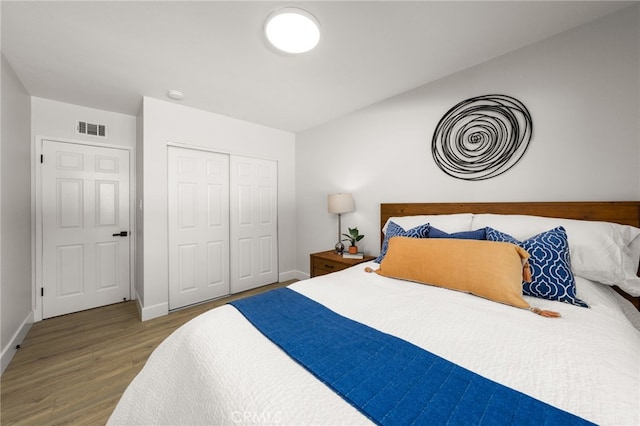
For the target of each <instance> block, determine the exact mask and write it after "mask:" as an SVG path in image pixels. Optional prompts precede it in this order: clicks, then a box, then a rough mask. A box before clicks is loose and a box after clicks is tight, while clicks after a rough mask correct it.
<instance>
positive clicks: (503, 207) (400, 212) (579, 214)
mask: <svg viewBox="0 0 640 426" xmlns="http://www.w3.org/2000/svg"><path fill="white" fill-rule="evenodd" d="M453 213H476V214H480V213H494V214H526V215H534V216H545V217H561V218H566V219H580V220H596V221H603V222H613V223H620V224H622V225H631V226H635V227H637V228H640V201H584V202H583V201H567V202H564V201H555V202H520V203H389V204H380V229H382V227H383V226H384V224H385V223H387V220H388V219H389V218H390V217H398V216H413V215H421V214H453ZM380 238H381V239H380V241H381V242H382V240H383V238H384V235H382V234H381V236H380ZM614 288H615V289H616V290H617V291H618V292H619V293H621V294H622V295H623V296H624V297H626V298H627V299H628V300H630V301H631V302H632V303H633V304H634V305H635V306H636V308H638V309H640V298H639V297H631V296H629V295H628V294H626V293H624V292H622V290H619V289H618V288H617V287H614Z"/></svg>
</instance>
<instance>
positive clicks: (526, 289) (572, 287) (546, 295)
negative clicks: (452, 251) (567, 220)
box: [486, 226, 589, 308]
mask: <svg viewBox="0 0 640 426" xmlns="http://www.w3.org/2000/svg"><path fill="white" fill-rule="evenodd" d="M486 230H487V240H489V241H506V242H509V243H513V244H517V245H519V246H520V247H522V248H523V249H525V250H526V251H527V252H529V256H531V257H529V265H530V266H531V282H530V283H527V282H523V283H522V293H523V294H525V295H527V296H534V297H540V298H542V299H548V300H558V301H560V302H565V303H570V304H572V305H577V306H582V307H584V308H588V307H589V305H587V304H586V303H584V302H583V301H582V300H580V299H578V298H577V297H576V281H575V279H574V277H573V273H572V272H571V259H570V257H569V240H568V238H567V232H566V231H565V229H564V228H563V227H562V226H558V227H557V228H554V229H551V230H549V231H545V232H542V233H540V234H538V235H535V236H533V237H531V238H529V239H528V240H525V241H518V240H516V239H515V238H513V237H512V236H511V235H508V234H505V233H502V232H500V231H496V230H495V229H493V228H489V227H487V228H486Z"/></svg>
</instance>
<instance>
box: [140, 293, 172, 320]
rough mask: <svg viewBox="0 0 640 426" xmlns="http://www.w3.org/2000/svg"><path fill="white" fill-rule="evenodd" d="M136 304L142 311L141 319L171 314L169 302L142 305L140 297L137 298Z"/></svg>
mask: <svg viewBox="0 0 640 426" xmlns="http://www.w3.org/2000/svg"><path fill="white" fill-rule="evenodd" d="M136 305H137V306H138V312H139V313H140V321H148V320H152V319H154V318H159V317H163V316H165V315H168V314H169V303H168V302H167V303H158V304H157V305H153V306H142V305H140V298H139V297H137V298H136Z"/></svg>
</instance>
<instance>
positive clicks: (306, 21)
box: [264, 7, 320, 53]
mask: <svg viewBox="0 0 640 426" xmlns="http://www.w3.org/2000/svg"><path fill="white" fill-rule="evenodd" d="M264 33H265V35H266V37H267V40H269V42H270V43H271V44H272V45H273V46H274V47H276V48H277V49H279V50H282V51H283V52H287V53H304V52H308V51H309V50H311V49H313V48H314V47H316V45H317V44H318V42H319V41H320V24H319V23H318V20H317V19H316V18H315V17H314V16H313V15H312V14H310V13H309V12H307V11H306V10H303V9H298V8H297V7H284V8H282V9H278V10H276V11H275V12H273V13H271V14H270V15H269V16H268V17H267V20H266V22H265V24H264Z"/></svg>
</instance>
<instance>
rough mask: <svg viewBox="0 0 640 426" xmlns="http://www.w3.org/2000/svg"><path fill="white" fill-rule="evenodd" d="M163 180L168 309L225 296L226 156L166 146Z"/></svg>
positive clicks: (227, 157)
mask: <svg viewBox="0 0 640 426" xmlns="http://www.w3.org/2000/svg"><path fill="white" fill-rule="evenodd" d="M168 179H169V187H168V190H169V193H168V201H169V205H168V209H169V210H168V213H169V309H177V308H180V307H183V306H187V305H191V304H194V303H198V302H203V301H205V300H209V299H213V298H216V297H220V296H226V295H228V294H229V156H228V155H224V154H217V153H212V152H206V151H198V150H193V149H186V148H178V147H169V149H168ZM159 266H160V265H159Z"/></svg>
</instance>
